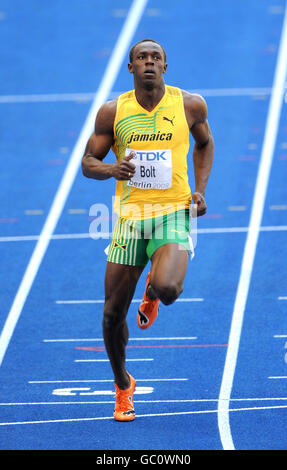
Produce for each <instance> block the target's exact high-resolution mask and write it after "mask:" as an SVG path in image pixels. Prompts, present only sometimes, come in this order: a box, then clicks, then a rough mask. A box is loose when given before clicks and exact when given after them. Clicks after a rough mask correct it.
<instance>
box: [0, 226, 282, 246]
mask: <svg viewBox="0 0 287 470" xmlns="http://www.w3.org/2000/svg"><path fill="white" fill-rule="evenodd" d="M260 231H261V232H286V231H287V225H270V226H261V227H260ZM246 232H248V227H218V228H201V229H198V230H196V231H191V233H197V234H213V233H215V234H216V233H246ZM39 238H40V235H18V236H17V235H16V236H9V237H0V242H4V243H5V242H25V241H37V240H39ZM86 238H87V239H91V240H95V239H94V238H92V237H91V235H90V234H89V233H62V234H60V233H59V234H54V235H51V237H50V240H78V239H86Z"/></svg>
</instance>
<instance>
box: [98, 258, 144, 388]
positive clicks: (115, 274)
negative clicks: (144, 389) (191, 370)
mask: <svg viewBox="0 0 287 470" xmlns="http://www.w3.org/2000/svg"><path fill="white" fill-rule="evenodd" d="M143 269H144V268H143V267H140V266H126V265H122V264H116V263H110V262H108V263H107V267H106V275H105V306H104V316H103V336H104V342H105V347H106V350H107V354H108V356H109V359H110V363H111V366H112V369H113V372H114V377H115V383H116V384H117V385H118V387H119V388H120V389H126V388H128V387H129V378H128V376H127V373H126V368H125V359H126V345H127V342H128V338H129V331H128V325H127V322H126V316H127V313H128V309H129V306H130V303H131V301H132V298H133V295H134V292H135V288H136V285H137V282H138V279H139V277H140V275H141V273H142V271H143Z"/></svg>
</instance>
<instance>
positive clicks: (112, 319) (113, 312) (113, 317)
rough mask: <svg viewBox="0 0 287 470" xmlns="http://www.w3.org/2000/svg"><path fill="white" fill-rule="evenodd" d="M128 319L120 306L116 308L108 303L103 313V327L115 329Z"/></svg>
mask: <svg viewBox="0 0 287 470" xmlns="http://www.w3.org/2000/svg"><path fill="white" fill-rule="evenodd" d="M125 317H126V311H125V309H123V308H120V306H115V305H112V304H110V303H106V304H105V306H104V313H103V327H104V328H106V329H113V328H115V327H117V326H118V325H120V324H121V323H122V322H123V321H124V320H125Z"/></svg>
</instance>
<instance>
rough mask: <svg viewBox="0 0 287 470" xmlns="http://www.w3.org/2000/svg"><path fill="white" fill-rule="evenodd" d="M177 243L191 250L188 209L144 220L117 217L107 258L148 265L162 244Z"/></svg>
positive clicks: (116, 261)
mask: <svg viewBox="0 0 287 470" xmlns="http://www.w3.org/2000/svg"><path fill="white" fill-rule="evenodd" d="M167 243H177V244H178V245H179V249H183V250H187V251H188V252H189V251H190V237H189V210H188V209H184V210H180V211H177V212H172V213H171V214H166V215H163V216H161V217H155V218H152V219H144V220H126V219H123V218H118V219H117V221H116V224H115V228H114V231H113V236H112V241H111V243H110V246H109V252H108V261H110V262H112V263H118V264H127V265H130V266H145V265H146V264H147V263H148V261H149V259H150V258H151V256H152V255H153V253H154V252H155V251H156V250H157V248H159V247H160V246H162V245H166V244H167Z"/></svg>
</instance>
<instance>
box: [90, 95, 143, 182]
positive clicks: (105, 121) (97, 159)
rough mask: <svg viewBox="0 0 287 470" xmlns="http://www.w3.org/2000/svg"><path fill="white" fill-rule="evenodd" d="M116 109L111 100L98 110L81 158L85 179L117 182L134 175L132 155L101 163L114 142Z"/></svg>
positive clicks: (115, 103)
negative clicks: (92, 129) (112, 179)
mask: <svg viewBox="0 0 287 470" xmlns="http://www.w3.org/2000/svg"><path fill="white" fill-rule="evenodd" d="M116 107H117V101H116V100H113V101H108V102H107V103H105V104H103V105H102V106H101V108H100V109H99V112H98V114H97V117H96V121H95V129H94V132H93V134H92V135H91V137H90V138H89V140H88V142H87V145H86V149H85V153H84V156H83V158H82V172H83V175H84V176H86V177H87V178H94V179H97V180H105V179H108V178H112V177H114V178H116V179H117V180H128V179H130V178H132V177H133V175H134V171H135V166H134V165H133V164H132V163H131V162H130V160H131V158H132V157H133V155H129V156H128V157H125V158H123V159H122V160H119V161H117V162H116V163H104V162H103V159H104V158H105V156H106V155H107V153H108V152H109V150H110V148H111V146H112V144H113V142H114V120H115V115H116Z"/></svg>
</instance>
